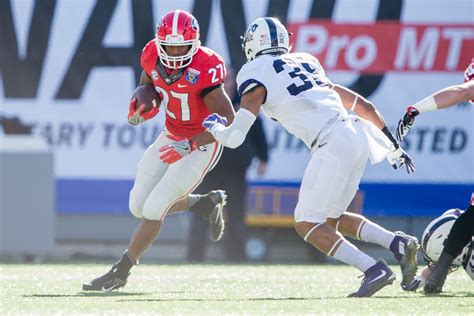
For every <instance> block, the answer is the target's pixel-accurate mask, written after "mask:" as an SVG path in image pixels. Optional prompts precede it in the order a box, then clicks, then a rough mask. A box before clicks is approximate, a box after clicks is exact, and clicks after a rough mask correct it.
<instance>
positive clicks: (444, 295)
mask: <svg viewBox="0 0 474 316" xmlns="http://www.w3.org/2000/svg"><path fill="white" fill-rule="evenodd" d="M418 294H419V295H417V294H414V295H412V296H410V295H407V296H400V295H394V296H383V295H380V296H373V297H372V298H397V299H413V298H416V299H419V298H437V297H439V298H440V299H441V298H456V297H459V298H465V297H474V292H465V291H463V292H444V293H440V294H423V293H421V292H420V293H418Z"/></svg>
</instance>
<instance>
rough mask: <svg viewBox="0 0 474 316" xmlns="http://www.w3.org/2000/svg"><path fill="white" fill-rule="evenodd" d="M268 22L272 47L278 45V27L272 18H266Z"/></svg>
mask: <svg viewBox="0 0 474 316" xmlns="http://www.w3.org/2000/svg"><path fill="white" fill-rule="evenodd" d="M265 21H266V22H267V25H268V29H269V31H270V43H271V47H278V36H277V28H276V25H275V22H274V21H273V19H272V18H265Z"/></svg>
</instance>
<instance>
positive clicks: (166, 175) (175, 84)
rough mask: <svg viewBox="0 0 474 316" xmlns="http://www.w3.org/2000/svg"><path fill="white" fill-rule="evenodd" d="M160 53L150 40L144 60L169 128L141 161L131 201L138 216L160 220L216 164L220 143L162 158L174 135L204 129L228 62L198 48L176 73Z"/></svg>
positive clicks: (192, 134)
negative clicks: (208, 99)
mask: <svg viewBox="0 0 474 316" xmlns="http://www.w3.org/2000/svg"><path fill="white" fill-rule="evenodd" d="M158 58H159V57H158V48H157V45H156V44H155V40H152V41H150V42H149V43H148V44H147V45H146V46H145V48H144V49H143V52H142V56H141V65H142V68H143V70H144V71H145V72H146V73H147V75H148V76H149V77H150V78H151V79H152V80H153V84H154V86H155V89H156V91H158V92H159V94H160V96H161V98H162V102H161V103H162V107H163V108H164V109H165V111H166V123H165V124H166V128H165V129H164V130H163V131H162V133H161V134H160V135H159V137H158V138H157V139H156V141H155V142H154V143H153V144H152V145H151V146H150V147H148V149H147V150H146V151H145V153H144V154H143V157H142V158H141V160H140V162H139V163H138V172H137V176H136V179H135V183H134V186H133V189H132V191H131V192H130V200H129V204H130V205H129V206H130V210H131V212H132V214H133V215H134V216H136V217H138V218H142V217H145V218H147V219H153V220H160V219H162V218H163V217H164V216H165V214H166V213H167V211H168V210H169V208H170V207H171V206H172V205H173V204H174V203H175V202H176V201H178V200H180V199H182V198H184V197H185V196H186V195H188V194H189V193H191V192H192V191H193V190H194V189H195V188H196V187H197V186H198V184H199V183H200V182H201V181H202V179H203V177H204V176H205V174H206V173H207V172H209V171H210V170H211V169H212V168H213V166H214V165H215V164H216V163H217V161H218V159H219V157H220V153H221V151H222V147H221V146H220V145H219V144H218V143H212V144H209V145H205V146H200V147H199V148H198V149H197V150H194V151H193V152H192V153H191V155H188V156H186V157H184V158H183V159H181V160H179V161H178V162H176V163H174V164H167V163H164V162H162V161H161V160H160V159H159V157H160V151H159V150H160V148H162V147H163V146H166V145H168V144H170V143H172V142H173V140H172V139H170V138H169V137H168V136H170V135H171V136H179V137H183V138H187V139H190V138H191V137H193V136H195V135H197V134H200V133H202V132H204V131H205V129H204V128H203V127H202V125H201V123H202V121H203V119H204V118H205V117H206V116H208V115H209V114H210V112H209V111H208V109H207V107H206V104H205V103H204V100H203V98H204V96H205V95H206V94H207V93H208V92H210V91H212V90H213V88H214V87H217V86H220V85H221V84H222V83H223V81H224V79H225V77H226V69H225V64H224V61H223V60H222V58H221V57H220V56H219V55H217V54H216V53H215V52H214V51H212V50H211V49H209V48H205V47H199V48H197V52H196V53H195V55H194V56H193V58H192V60H191V62H190V64H189V65H188V66H186V67H184V68H179V69H178V70H177V71H175V72H173V73H170V72H169V69H167V67H165V66H164V65H162V63H161V62H160V61H159V59H158Z"/></svg>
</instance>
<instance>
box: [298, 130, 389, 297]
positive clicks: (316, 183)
mask: <svg viewBox="0 0 474 316" xmlns="http://www.w3.org/2000/svg"><path fill="white" fill-rule="evenodd" d="M360 141H362V140H360V138H359V137H358V136H357V135H356V134H355V131H354V130H353V129H348V128H347V129H345V130H343V131H340V132H339V135H337V137H335V136H334V137H333V138H331V139H329V141H328V144H327V145H326V146H324V147H322V148H319V149H318V150H317V151H316V152H314V153H313V155H312V157H311V160H310V162H309V164H308V166H307V169H306V171H305V174H304V177H303V181H302V184H301V189H300V195H299V199H298V204H297V207H296V210H295V221H296V224H295V228H296V231H297V232H298V234H299V235H300V236H301V237H302V238H303V239H304V240H305V241H307V242H309V243H311V244H312V245H313V246H314V247H316V248H317V249H319V250H320V251H322V252H323V253H325V254H327V255H329V256H332V257H334V258H335V259H337V260H339V261H341V262H344V263H346V264H349V265H351V266H354V267H356V268H357V269H359V270H360V271H362V272H364V273H365V276H366V277H365V278H364V282H363V284H370V286H365V287H361V289H359V291H358V292H356V295H354V296H370V295H372V294H373V293H375V292H376V291H378V290H379V289H381V288H382V287H383V286H385V285H387V284H390V283H392V282H393V280H394V278H395V275H394V274H393V272H392V271H391V270H390V268H388V266H387V265H386V264H385V263H383V262H377V261H376V260H375V259H373V258H371V257H370V256H368V255H367V254H365V253H363V252H362V251H360V250H359V249H357V247H355V246H354V245H353V244H351V243H350V242H349V241H347V240H346V239H345V238H344V237H343V236H342V235H341V234H340V233H339V232H337V231H336V229H335V227H334V226H335V220H331V219H329V220H327V218H328V217H329V216H332V217H334V218H338V217H339V216H340V215H341V214H342V213H343V210H345V209H346V208H347V206H348V205H349V202H350V199H346V205H341V199H342V198H343V195H342V194H343V192H344V189H345V187H346V185H347V183H348V180H349V175H350V174H351V172H352V170H353V168H355V167H356V165H357V163H358V161H359V160H361V159H364V157H365V159H367V153H366V151H367V148H366V147H364V144H365V146H366V143H364V142H363V141H362V143H361V144H359V142H360ZM331 222H332V223H331Z"/></svg>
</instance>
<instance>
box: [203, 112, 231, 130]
mask: <svg viewBox="0 0 474 316" xmlns="http://www.w3.org/2000/svg"><path fill="white" fill-rule="evenodd" d="M226 125H227V119H226V118H225V117H222V116H220V115H219V114H217V113H213V114H211V115H209V116H208V117H206V119H205V120H204V121H203V122H202V126H204V128H205V129H206V130H207V131H208V132H209V133H211V134H213V135H214V133H213V132H214V130H215V129H216V128H217V127H218V126H224V127H225V126H226Z"/></svg>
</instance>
